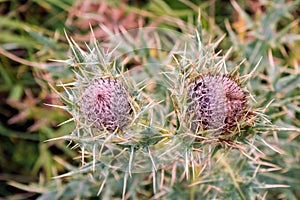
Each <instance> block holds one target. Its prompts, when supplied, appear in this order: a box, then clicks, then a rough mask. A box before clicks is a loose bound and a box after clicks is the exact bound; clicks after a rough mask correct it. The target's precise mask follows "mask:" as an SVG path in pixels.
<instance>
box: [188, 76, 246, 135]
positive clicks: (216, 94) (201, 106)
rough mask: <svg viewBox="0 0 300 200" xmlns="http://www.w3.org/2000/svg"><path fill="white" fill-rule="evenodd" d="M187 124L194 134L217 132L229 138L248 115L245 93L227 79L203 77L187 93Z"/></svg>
mask: <svg viewBox="0 0 300 200" xmlns="http://www.w3.org/2000/svg"><path fill="white" fill-rule="evenodd" d="M188 104H189V106H188V109H187V115H186V121H188V122H189V127H190V129H191V130H192V131H194V132H198V131H199V130H216V131H217V133H221V134H226V133H227V132H228V131H230V130H231V129H232V128H234V127H236V126H237V124H238V122H239V121H240V120H241V119H242V118H243V117H244V116H245V114H246V112H247V109H246V108H247V100H246V96H245V93H244V92H243V90H242V89H241V87H240V86H239V85H238V83H237V82H236V81H235V80H233V79H232V78H230V77H227V76H225V75H223V76H221V75H203V76H200V78H198V79H196V80H195V82H193V83H192V84H191V85H190V87H189V89H188Z"/></svg>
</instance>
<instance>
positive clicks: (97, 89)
mask: <svg viewBox="0 0 300 200" xmlns="http://www.w3.org/2000/svg"><path fill="white" fill-rule="evenodd" d="M80 104H81V112H82V113H83V116H84V117H85V118H86V120H87V121H88V122H89V123H92V124H93V127H96V128H99V129H100V130H104V129H106V130H108V131H115V130H116V129H117V128H119V129H122V128H124V127H125V126H126V125H128V123H129V118H130V115H131V111H132V110H131V105H130V103H129V99H128V94H127V91H126V89H125V88H124V87H123V86H122V85H121V84H120V83H119V82H118V81H117V80H111V79H100V80H97V81H96V82H94V83H92V84H91V85H89V86H88V87H87V88H86V89H85V90H84V92H83V95H82V99H81V101H80Z"/></svg>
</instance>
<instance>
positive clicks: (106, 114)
mask: <svg viewBox="0 0 300 200" xmlns="http://www.w3.org/2000/svg"><path fill="white" fill-rule="evenodd" d="M200 28H201V26H199V28H198V29H195V31H194V33H192V35H193V36H192V37H187V35H185V34H181V33H175V32H174V31H170V30H169V31H166V30H161V29H157V30H155V31H153V29H150V30H147V29H140V30H135V31H133V32H131V33H130V32H123V33H122V34H118V35H112V33H111V32H109V31H108V35H109V34H111V36H113V37H112V38H113V39H111V40H109V41H108V43H103V44H99V43H98V42H97V41H96V39H93V41H92V44H91V45H90V46H87V47H86V49H87V51H84V50H82V48H80V47H79V45H77V44H76V43H75V41H73V40H72V39H70V38H68V37H67V38H68V41H69V44H70V48H71V51H72V54H73V57H72V58H71V59H69V60H67V61H63V62H65V63H67V64H68V65H71V66H72V67H73V71H74V82H73V83H64V84H62V87H63V88H64V89H65V92H64V93H63V94H60V95H61V98H62V100H63V101H64V103H65V105H66V106H63V107H61V108H63V109H65V110H67V111H69V112H70V113H71V114H72V116H73V117H72V119H70V121H71V120H73V121H75V124H76V128H75V130H74V131H73V132H72V134H71V135H69V136H64V137H62V138H55V139H53V140H56V139H66V140H70V141H72V142H75V145H74V148H76V147H79V148H80V151H81V160H82V167H81V168H79V169H77V170H74V171H70V172H68V173H66V174H63V175H60V176H58V177H57V178H65V177H69V176H70V177H72V178H73V179H74V181H70V182H69V184H75V185H78V184H79V183H78V182H76V181H75V180H77V179H79V180H82V181H84V182H83V183H81V184H84V185H85V187H88V188H86V189H85V190H88V191H91V192H90V193H80V194H81V196H80V197H82V198H87V197H92V196H96V195H98V196H99V195H100V196H101V197H102V198H103V199H111V198H118V197H120V196H122V198H123V199H126V198H128V197H129V196H131V197H132V198H139V199H141V198H144V199H147V198H150V197H152V198H154V199H156V198H160V197H162V196H163V197H164V198H165V199H174V198H175V197H174V196H173V194H175V193H176V194H178V193H179V194H180V195H179V196H177V197H176V198H179V199H186V198H188V197H189V198H191V199H198V198H227V197H231V198H232V197H233V198H240V199H249V198H250V197H253V196H255V197H257V198H260V197H262V195H263V193H262V191H260V190H259V189H260V188H262V187H263V184H262V183H261V182H260V181H259V179H258V177H257V175H256V174H257V173H258V171H259V168H260V167H261V166H266V167H268V166H273V165H271V164H270V163H267V162H264V161H263V156H264V155H263V153H262V152H260V151H259V150H258V149H257V148H256V146H255V143H256V141H257V137H256V135H257V134H258V133H259V132H260V131H263V130H266V129H267V128H270V129H273V130H276V128H274V127H272V126H271V124H269V121H268V119H267V118H266V117H265V116H264V114H263V113H262V111H263V110H264V109H265V108H264V109H261V108H255V109H254V108H253V107H254V103H255V100H252V97H251V94H250V92H249V91H248V90H247V84H249V80H250V78H251V77H252V76H253V74H254V72H255V70H256V68H257V67H258V66H259V62H258V64H257V65H256V66H255V67H254V68H253V69H252V71H250V72H249V73H248V74H245V75H240V74H239V68H240V66H241V65H242V63H241V64H238V65H237V66H235V67H234V68H230V69H229V68H228V67H227V65H226V58H227V56H228V54H229V53H227V54H225V56H222V55H221V53H220V52H218V53H215V48H216V47H217V45H218V44H219V43H220V41H221V40H222V38H221V39H220V40H218V41H217V42H215V43H208V44H207V45H204V44H203V41H202V38H203V36H202V32H201V29H200ZM132 33H133V34H132ZM158 33H159V34H158ZM158 35H159V37H157V36H158ZM153 36H154V37H153ZM187 38H188V39H187ZM145 40H147V41H148V42H147V43H143V41H145ZM174 41H177V42H176V43H175V44H174V43H173V42H174ZM172 44H173V45H172ZM107 45H111V46H113V47H115V48H114V49H113V48H111V49H113V50H112V51H109V50H108V51H107V52H106V53H105V51H104V50H103V49H102V46H105V47H107ZM138 45H140V46H138ZM154 47H156V52H155V54H153V48H154ZM108 49H109V48H108ZM165 52H167V54H166V53H165ZM133 61H135V62H136V65H135V64H133V65H132V63H134V62H133ZM140 61H146V62H145V63H144V64H143V65H142V66H141V65H138V63H140ZM130 64H131V65H130ZM125 68H127V70H125ZM141 77H144V78H142V80H141ZM162 88H163V89H162ZM262 141H263V140H262ZM264 142H265V141H264ZM228 163H230V164H228ZM224 170H225V171H224ZM87 174H90V176H91V177H92V178H91V179H89V178H86V175H87ZM149 179H151V181H150V182H149ZM141 182H142V183H143V184H139V183H141ZM225 183H226V184H225ZM150 185H151V188H152V189H150V191H149V187H150ZM78 187H79V185H78ZM66 188H67V187H66ZM176 188H177V189H176ZM65 190H66V189H65ZM175 190H178V191H175ZM58 194H61V196H59V195H58ZM120 194H122V195H120ZM57 195H58V196H59V197H58V198H60V197H61V198H64V197H65V196H64V195H63V193H58V192H57ZM128 195H129V196H128ZM75 196H76V195H75Z"/></svg>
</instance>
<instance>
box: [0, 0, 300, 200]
mask: <svg viewBox="0 0 300 200" xmlns="http://www.w3.org/2000/svg"><path fill="white" fill-rule="evenodd" d="M199 8H200V10H201V16H202V18H201V22H202V26H203V29H204V31H205V37H207V38H206V39H205V40H209V38H212V39H215V38H219V37H220V36H222V35H223V34H226V37H225V39H224V40H223V42H222V43H221V45H220V46H219V48H220V49H224V50H228V49H229V48H230V47H232V48H233V51H232V54H231V55H230V57H229V62H230V61H232V62H238V61H241V60H243V59H244V58H246V62H245V66H244V67H243V68H241V73H243V71H249V69H250V68H251V67H253V66H255V65H256V63H257V62H258V60H259V58H260V57H262V62H261V64H260V67H259V69H258V70H257V72H256V76H255V78H254V79H253V80H252V83H251V85H252V88H249V89H250V91H251V92H252V93H253V94H254V95H255V96H256V99H257V101H258V104H259V105H261V106H264V105H266V104H267V103H269V102H270V101H271V100H272V99H274V102H273V103H272V105H271V106H270V107H269V109H267V110H266V115H267V116H268V117H269V119H270V120H271V121H272V123H274V124H276V125H278V126H282V127H288V128H294V129H295V130H298V131H292V132H287V131H278V132H276V133H275V132H274V133H272V132H271V134H274V135H273V137H272V139H271V141H269V142H271V143H273V144H275V146H276V147H277V148H278V149H279V150H280V151H282V152H284V154H278V153H273V154H270V159H271V160H273V162H275V163H276V164H277V165H279V166H281V167H282V170H280V171H279V172H278V173H277V174H276V177H275V175H274V177H275V179H277V181H278V183H282V184H283V183H284V184H289V185H291V187H290V188H288V189H282V190H281V189H279V190H274V191H273V194H271V195H270V196H271V197H274V198H275V197H276V198H283V199H284V198H289V199H297V198H300V137H299V134H300V131H299V127H300V103H299V102H300V101H299V100H300V87H299V85H300V42H299V40H300V26H299V19H300V17H299V16H300V4H299V1H289V0H286V1H284V0H275V1H262V0H261V1H259V0H241V1H238V2H236V1H229V0H220V1H216V0H210V1H197V0H175V1H173V0H153V1H146V0H144V1H137V0H128V1H126V0H123V1H121V0H120V1H117V0H114V1H109V2H108V1H107V2H105V1H92V0H87V1H76V0H28V1H26V0H21V1H19V0H10V1H9V0H0V77H1V78H0V111H1V112H0V198H1V197H3V198H9V199H28V198H32V199H34V198H36V197H37V196H38V195H39V193H41V192H42V190H43V187H42V186H43V185H47V183H50V181H51V177H53V176H55V175H58V174H62V173H63V172H65V171H66V166H68V164H74V165H78V163H79V162H80V161H78V159H76V156H78V155H77V153H76V151H74V150H71V149H70V148H68V147H67V143H66V142H64V141H54V142H45V140H47V139H50V138H54V137H59V136H63V135H67V134H69V133H70V132H71V131H72V130H73V128H74V124H72V123H68V124H65V125H63V126H58V124H60V123H61V122H63V121H65V120H67V119H68V118H69V117H70V116H69V114H68V113H65V112H63V111H62V110H58V109H55V108H51V107H49V106H46V105H45V104H57V105H60V104H61V103H60V100H59V99H58V96H57V95H56V94H55V93H53V91H52V90H51V88H50V86H49V84H51V85H56V84H59V83H60V82H66V81H68V80H70V79H72V75H71V73H70V69H68V68H67V67H66V66H64V65H62V64H59V63H56V62H53V61H51V60H50V59H57V60H59V59H62V60H64V59H68V58H69V56H70V53H69V47H68V44H67V41H66V38H65V35H64V30H65V31H66V32H67V33H68V35H70V36H71V37H73V38H74V40H75V41H77V42H78V43H81V44H84V42H88V41H89V39H90V28H89V26H90V24H91V26H92V27H93V30H94V32H95V35H96V37H97V39H98V40H99V41H102V40H105V39H106V37H107V35H106V33H105V32H104V31H103V30H102V29H101V28H100V26H99V24H103V25H105V26H107V27H108V28H109V29H110V30H114V29H115V28H116V27H120V26H122V27H124V28H125V29H132V28H137V27H139V26H141V25H143V26H160V27H165V28H170V29H173V30H177V31H180V32H185V31H186V30H188V29H190V27H193V26H195V25H196V21H197V16H198V11H199ZM269 134H270V133H269ZM74 158H75V159H74ZM274 177H273V178H274ZM32 183H38V184H39V185H40V186H41V187H40V188H37V190H36V191H31V188H29V187H28V188H26V187H25V185H30V184H32ZM18 184H22V185H18ZM38 189H39V190H38Z"/></svg>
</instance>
